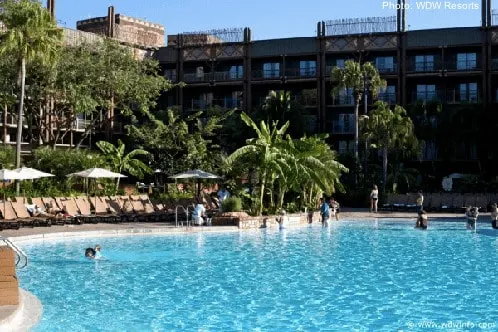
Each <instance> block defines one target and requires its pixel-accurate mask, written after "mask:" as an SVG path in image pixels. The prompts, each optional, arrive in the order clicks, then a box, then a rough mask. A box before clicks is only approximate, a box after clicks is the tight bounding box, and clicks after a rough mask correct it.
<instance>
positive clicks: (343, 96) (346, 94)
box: [338, 88, 354, 105]
mask: <svg viewBox="0 0 498 332" xmlns="http://www.w3.org/2000/svg"><path fill="white" fill-rule="evenodd" d="M338 104H339V105H353V104H354V100H353V89H351V88H348V89H344V90H341V91H340V92H339V96H338Z"/></svg>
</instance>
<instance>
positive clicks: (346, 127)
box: [332, 116, 354, 134]
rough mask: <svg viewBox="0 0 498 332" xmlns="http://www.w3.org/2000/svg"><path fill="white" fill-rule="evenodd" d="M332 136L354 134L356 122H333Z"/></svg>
mask: <svg viewBox="0 0 498 332" xmlns="http://www.w3.org/2000/svg"><path fill="white" fill-rule="evenodd" d="M353 117H354V116H353ZM332 134H354V121H350V122H349V123H346V122H344V121H333V122H332Z"/></svg>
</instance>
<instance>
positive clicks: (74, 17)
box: [43, 0, 481, 40]
mask: <svg viewBox="0 0 498 332" xmlns="http://www.w3.org/2000/svg"><path fill="white" fill-rule="evenodd" d="M43 2H44V3H45V2H46V1H45V0H43ZM395 2H396V0H392V1H391V2H389V1H386V2H384V1H381V0H141V1H140V0H134V1H132V0H113V1H110V0H56V16H57V19H58V20H60V21H61V25H65V26H66V27H68V28H75V27H76V21H78V20H82V19H86V18H90V17H95V16H106V15H107V7H108V6H110V5H114V7H115V11H116V13H122V14H124V15H128V16H134V17H138V18H142V19H146V20H148V21H151V22H154V23H160V24H162V25H164V26H165V28H166V34H177V33H180V32H190V31H202V30H211V29H221V28H239V27H240V28H243V27H250V28H251V30H252V36H253V39H258V40H260V39H271V38H285V37H304V36H314V35H315V30H316V23H317V22H318V21H321V20H330V19H341V18H353V17H367V16H391V15H396V10H395V9H393V8H392V5H390V4H395ZM417 2H419V3H422V2H424V1H421V0H420V1H415V0H407V3H408V4H409V5H410V6H411V7H412V8H411V9H410V10H409V11H408V13H407V24H408V25H409V30H416V29H425V28H438V27H453V26H479V25H480V22H481V10H480V4H481V1H480V0H463V1H462V0H453V1H451V3H450V2H448V3H450V4H451V5H456V4H473V5H474V7H475V6H477V7H478V8H479V9H448V8H444V7H445V1H440V2H441V9H420V8H419V9H417V8H416V6H417ZM434 2H439V1H434ZM383 5H384V8H383ZM419 5H420V4H419ZM390 7H391V8H390Z"/></svg>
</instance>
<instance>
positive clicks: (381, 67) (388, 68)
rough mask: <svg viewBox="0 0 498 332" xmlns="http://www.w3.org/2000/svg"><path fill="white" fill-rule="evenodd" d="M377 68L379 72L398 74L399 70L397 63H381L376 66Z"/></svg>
mask: <svg viewBox="0 0 498 332" xmlns="http://www.w3.org/2000/svg"><path fill="white" fill-rule="evenodd" d="M375 67H376V68H377V71H378V72H379V74H396V72H397V71H398V66H397V64H396V63H393V64H392V65H387V66H386V65H379V66H375Z"/></svg>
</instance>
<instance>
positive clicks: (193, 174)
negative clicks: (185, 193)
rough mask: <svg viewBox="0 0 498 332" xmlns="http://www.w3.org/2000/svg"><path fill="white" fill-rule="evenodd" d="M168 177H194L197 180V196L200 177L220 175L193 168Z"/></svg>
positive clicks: (198, 194)
mask: <svg viewBox="0 0 498 332" xmlns="http://www.w3.org/2000/svg"><path fill="white" fill-rule="evenodd" d="M169 178H170V179H196V180H197V197H199V196H200V194H201V179H220V178H221V177H220V176H218V175H215V174H212V173H209V172H204V171H201V170H200V169H194V170H191V171H186V172H183V173H179V174H175V175H172V176H170V177H169Z"/></svg>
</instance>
